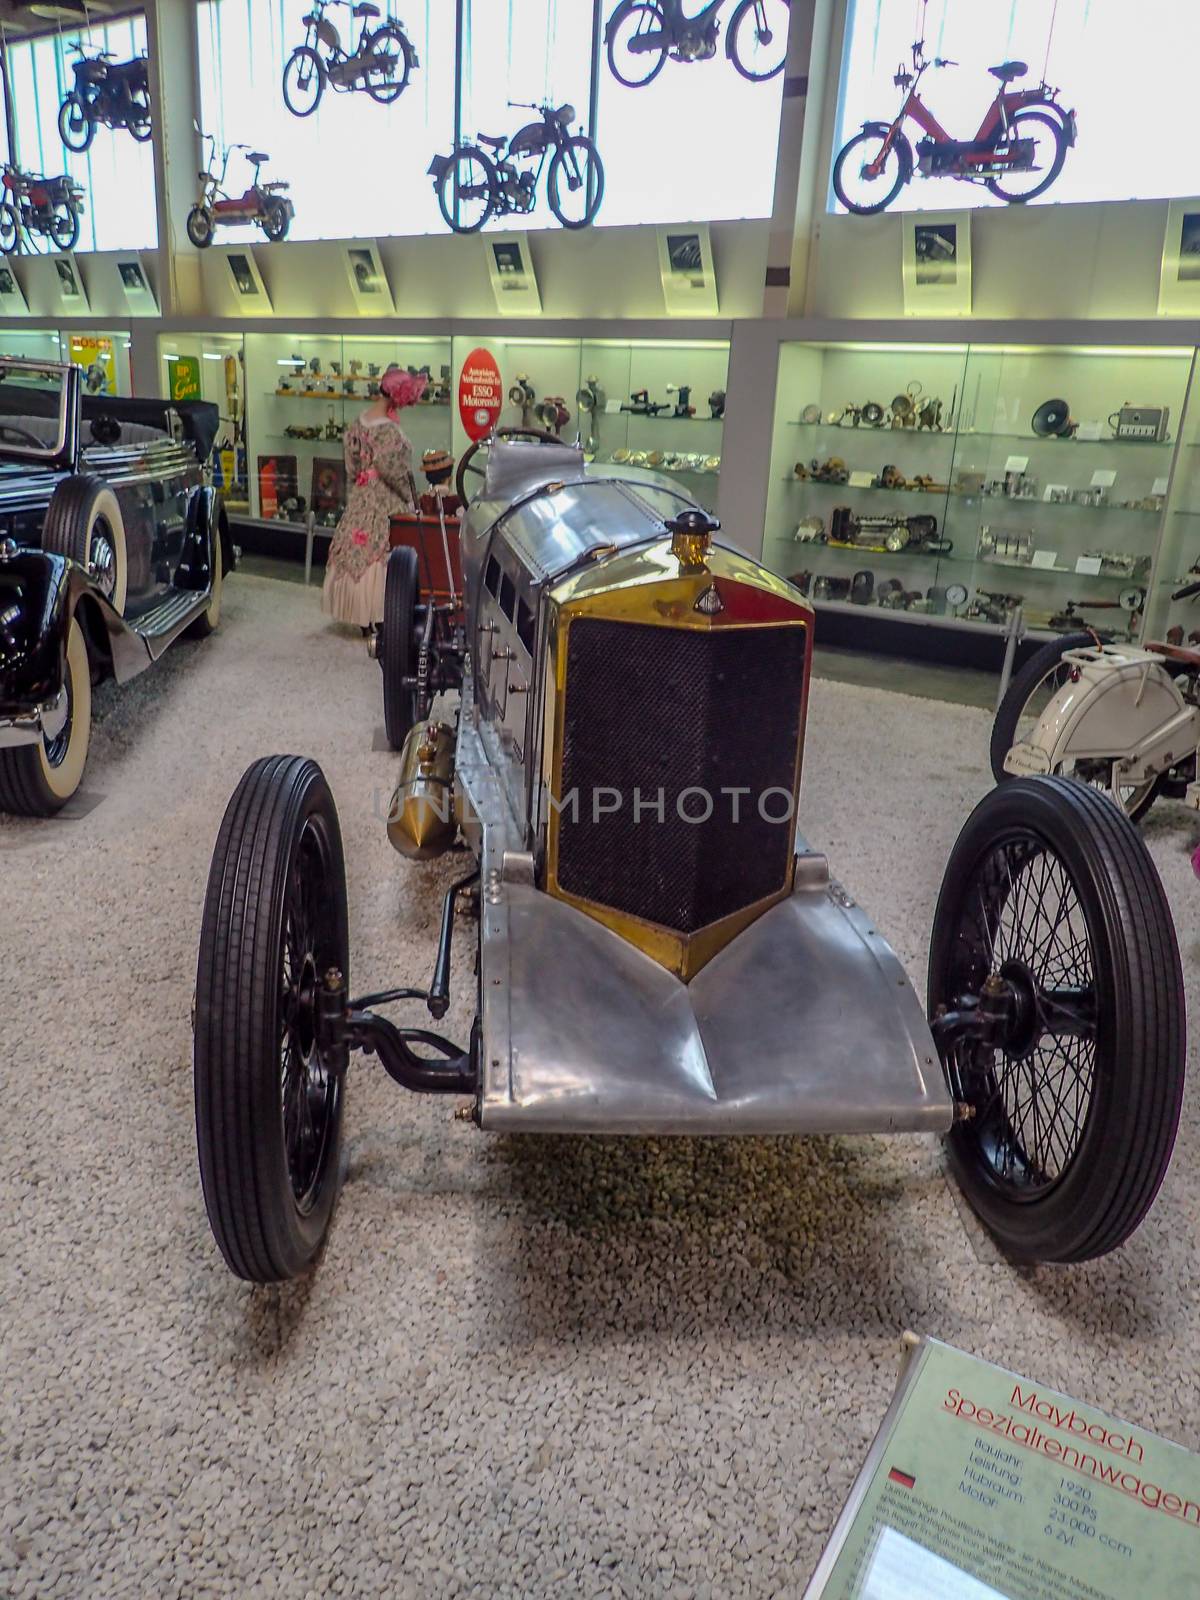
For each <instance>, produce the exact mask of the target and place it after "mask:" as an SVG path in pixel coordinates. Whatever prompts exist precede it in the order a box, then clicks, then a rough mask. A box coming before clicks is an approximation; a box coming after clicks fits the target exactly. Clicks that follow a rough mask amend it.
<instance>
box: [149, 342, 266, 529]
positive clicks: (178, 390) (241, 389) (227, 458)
mask: <svg viewBox="0 0 1200 1600" xmlns="http://www.w3.org/2000/svg"><path fill="white" fill-rule="evenodd" d="M158 353H159V362H160V365H161V368H162V392H163V394H164V395H165V396H166V397H167V398H168V399H171V400H210V401H212V402H213V403H214V404H215V405H216V406H217V407H218V409H219V411H220V415H221V424H220V428H219V429H218V432H217V437H216V441H215V443H214V446H213V453H212V472H213V484H214V486H215V487H216V489H217V490H218V492H219V493H220V494H221V496H222V498H223V499H224V501H225V504H226V507H227V509H228V510H229V512H230V514H231V515H238V516H244V515H248V514H249V511H250V482H249V474H248V472H247V469H246V447H245V423H246V387H245V376H244V370H243V350H242V336H241V334H237V333H185V334H173V335H171V336H170V337H165V336H164V337H162V338H160V339H159V341H158Z"/></svg>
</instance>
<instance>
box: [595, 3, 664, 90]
mask: <svg viewBox="0 0 1200 1600" xmlns="http://www.w3.org/2000/svg"><path fill="white" fill-rule="evenodd" d="M631 17H632V18H633V29H632V31H633V33H635V34H637V33H649V32H652V31H653V30H654V29H655V28H657V29H658V33H659V37H660V39H661V40H662V44H661V46H660V47H659V48H658V49H655V50H647V51H644V52H641V53H639V55H636V56H630V57H629V59H630V60H631V61H639V60H640V61H648V62H649V63H650V70H649V71H648V72H646V73H644V74H643V75H642V76H641V77H636V76H632V75H627V74H626V73H625V72H623V71H622V70H621V67H619V66H618V65H617V45H618V42H619V41H618V38H617V35H618V34H619V33H620V31H621V29H622V27H623V26H624V24H625V23H626V22H628V21H629V19H630V18H631ZM604 48H605V53H606V54H607V56H608V70H609V71H610V72H611V73H612V75H613V77H614V78H615V79H616V80H617V82H618V83H621V84H624V85H625V87H626V88H627V89H644V88H645V87H646V85H647V84H649V83H653V82H654V80H655V78H657V77H658V75H659V73H660V72H661V71H662V69H663V67H664V66H665V65H666V60H667V21H666V17H665V16H664V14H663V9H662V7H661V6H660V5H659V4H658V3H657V0H622V3H621V4H620V5H619V6H618V7H617V9H616V10H615V11H614V12H613V14H612V16H611V17H610V18H609V19H608V24H607V26H606V27H605V29H604Z"/></svg>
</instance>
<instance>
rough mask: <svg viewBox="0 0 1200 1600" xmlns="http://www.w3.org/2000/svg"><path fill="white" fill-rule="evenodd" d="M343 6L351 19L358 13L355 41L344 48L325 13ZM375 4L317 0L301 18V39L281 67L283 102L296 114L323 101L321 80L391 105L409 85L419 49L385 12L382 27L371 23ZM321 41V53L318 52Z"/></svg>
mask: <svg viewBox="0 0 1200 1600" xmlns="http://www.w3.org/2000/svg"><path fill="white" fill-rule="evenodd" d="M334 5H345V6H346V7H347V8H348V9H349V12H350V16H351V18H355V17H357V18H360V19H361V21H362V28H361V30H360V32H359V36H358V43H357V45H356V46H355V47H354V49H353V50H351V51H349V52H347V51H345V50H343V48H342V41H341V36H340V35H339V33H338V31H337V29H336V27H335V26H334V25H333V23H332V22H330V20H329V18H328V17H327V16H326V15H325V13H326V11H328V9H329V7H330V6H334ZM378 16H379V7H378V6H376V5H370V4H366V3H364V4H361V5H354V4H351V0H315V3H314V5H313V8H312V10H311V11H309V12H308V13H307V14H306V15H305V16H304V17H303V18H302V19H301V20H302V21H303V23H304V28H305V34H304V43H303V44H298V45H297V46H296V48H295V49H294V50H293V51H292V53H291V55H290V56H289V57H288V58H287V62H286V64H285V66H284V69H283V101H284V104H285V105H286V106H287V108H288V110H289V111H290V112H291V113H292V115H293V116H294V117H309V116H311V115H312V113H313V112H314V111H315V110H316V109H317V107H318V105H320V103H321V96H322V95H323V94H324V92H325V85H326V84H327V83H328V84H329V86H330V88H332V89H337V90H345V91H347V92H354V91H356V90H364V89H365V90H366V92H367V94H369V95H370V96H371V99H372V100H377V101H378V102H379V103H380V105H385V106H387V105H391V103H392V101H393V100H398V99H399V98H400V96H401V95H402V94H403V93H404V91H405V89H407V88H408V81H409V79H410V78H411V76H412V73H413V68H414V67H418V66H420V64H421V63H420V61H419V60H418V59H417V52H416V50H415V49H414V48H413V45H412V41H411V40H410V39H409V37H408V35H407V34H406V33H405V31H404V28H403V26H402V25H401V24H400V23H399V22H396V21H394V20H393V19H392V18H391V17H389V18H388V19H387V20H386V21H385V22H384V23H383V24H382V25H381V26H380V27H378V28H373V27H372V26H371V24H372V23H373V22H374V21H375V20H376V18H377V17H378ZM318 46H320V47H321V48H323V49H324V51H325V54H324V55H322V54H321V49H319V48H318Z"/></svg>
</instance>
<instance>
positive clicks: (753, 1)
mask: <svg viewBox="0 0 1200 1600" xmlns="http://www.w3.org/2000/svg"><path fill="white" fill-rule="evenodd" d="M788 16H789V0H742V3H741V5H740V6H738V8H737V10H736V11H735V12H734V13H733V16H732V17H731V18H730V21H729V32H728V34H727V35H726V39H725V50H726V54H727V55H728V56H729V59H730V60H731V61H732V62H733V64H734V66H735V67H736V68H737V70H738V71H739V72H740V73H741V75H742V77H743V78H749V79H750V82H751V83H766V81H767V79H768V78H773V77H775V75H776V74H777V73H780V72H782V71H783V63H784V59H785V57H786V56H787V42H788Z"/></svg>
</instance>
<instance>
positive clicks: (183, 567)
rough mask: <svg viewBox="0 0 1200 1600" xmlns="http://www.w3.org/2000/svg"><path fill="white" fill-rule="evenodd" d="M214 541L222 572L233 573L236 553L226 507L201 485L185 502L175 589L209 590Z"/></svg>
mask: <svg viewBox="0 0 1200 1600" xmlns="http://www.w3.org/2000/svg"><path fill="white" fill-rule="evenodd" d="M214 538H216V539H220V541H221V563H222V565H223V567H224V569H225V571H226V572H232V571H233V568H234V566H235V564H236V551H235V549H234V545H233V539H232V537H231V535H230V532H229V519H228V517H227V516H226V515H225V507H224V506H223V505H222V503H221V497H220V495H219V494H218V493H217V491H216V490H215V489H214V488H212V487H211V485H209V484H201V485H200V486H199V487H198V488H196V489H193V491H192V496H191V499H190V500H189V501H188V507H187V527H186V530H185V532H184V536H183V548H182V550H181V551H180V556H179V565H178V566H177V567H176V568H175V574H174V578H173V582H174V585H175V587H176V588H177V589H196V590H201V589H207V588H209V587H210V585H211V584H212V577H213V574H212V549H213V540H214Z"/></svg>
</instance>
